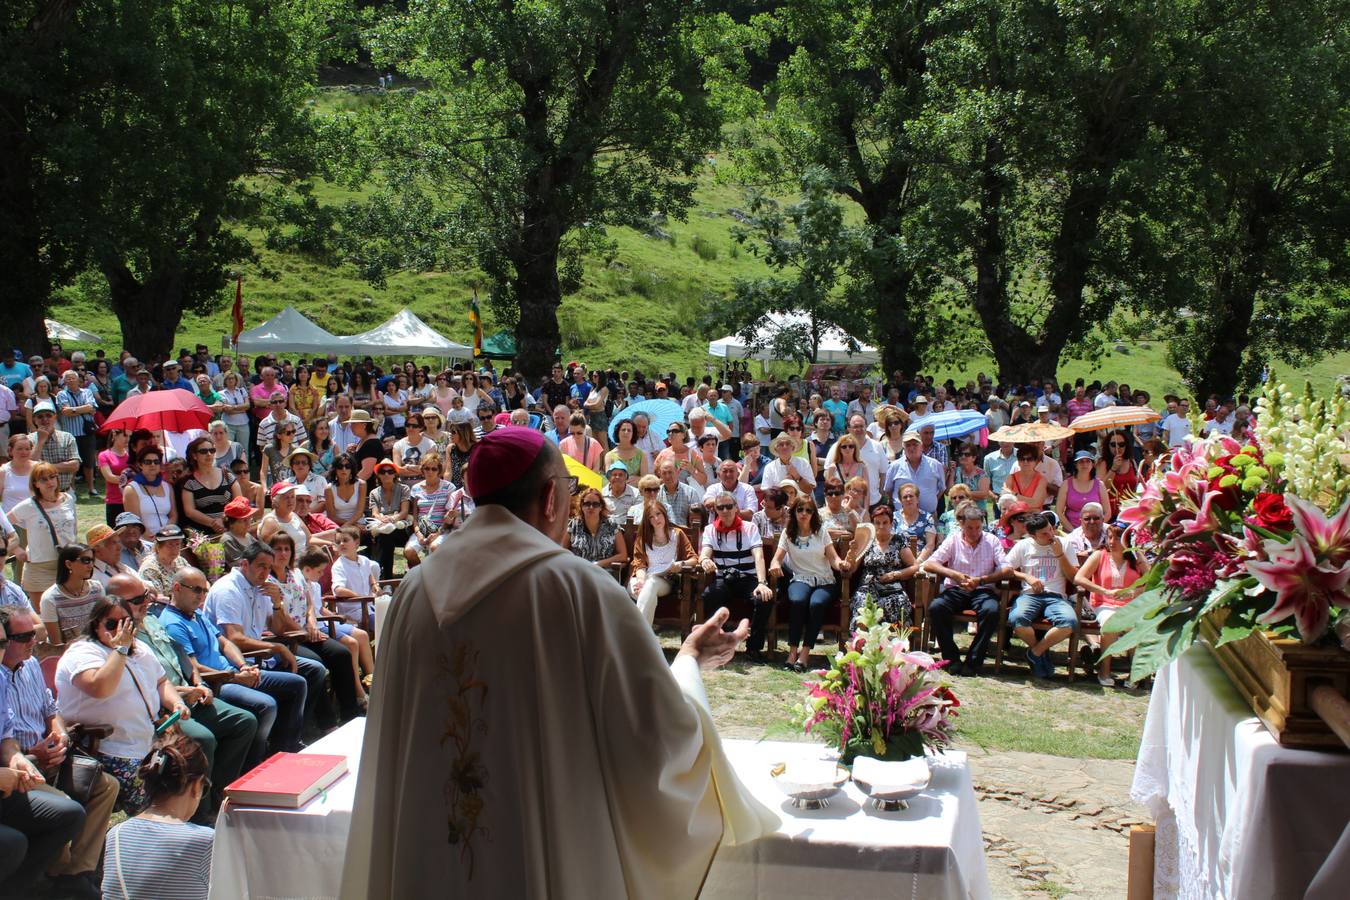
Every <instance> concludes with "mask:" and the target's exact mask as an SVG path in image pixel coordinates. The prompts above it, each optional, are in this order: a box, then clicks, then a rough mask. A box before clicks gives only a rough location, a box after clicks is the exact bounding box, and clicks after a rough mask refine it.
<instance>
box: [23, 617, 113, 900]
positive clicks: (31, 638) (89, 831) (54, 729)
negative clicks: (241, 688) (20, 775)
mask: <svg viewBox="0 0 1350 900" xmlns="http://www.w3.org/2000/svg"><path fill="white" fill-rule="evenodd" d="M6 628H7V633H8V634H9V645H8V646H6V647H4V648H3V654H4V655H3V661H2V665H3V668H0V681H4V682H5V685H6V687H7V688H8V689H9V708H10V712H11V713H12V714H13V716H14V719H13V726H14V735H13V736H14V740H15V742H17V744H18V746H19V748H20V749H21V751H22V752H23V754H24V755H25V756H27V757H28V759H29V761H30V762H32V763H33V765H34V767H35V768H36V769H37V770H38V771H39V772H41V773H42V777H43V778H45V779H46V782H47V783H46V784H45V785H39V786H38V787H37V788H36V790H38V791H42V792H49V793H51V794H53V795H55V796H57V797H60V798H62V799H71V800H73V798H67V797H66V795H65V794H62V793H59V792H58V791H57V790H56V789H55V788H53V787H51V785H54V784H55V783H56V775H57V771H58V769H59V768H60V766H61V763H62V761H63V760H64V759H65V758H66V752H67V750H68V749H69V747H70V735H69V734H68V733H67V730H66V723H65V721H64V720H63V719H62V718H61V715H60V714H59V713H58V712H57V710H56V700H55V698H53V697H52V692H51V691H50V690H48V689H47V682H46V681H45V680H44V679H43V677H42V667H41V666H40V665H39V664H38V663H37V662H36V661H35V660H34V659H33V648H34V647H35V646H36V639H37V632H36V631H35V630H33V629H32V627H31V626H29V627H28V628H27V630H23V629H24V625H23V621H22V618H20V617H15V616H11V617H10V621H9V624H8V625H7V626H6ZM118 790H119V787H118V784H117V779H116V778H113V777H112V776H111V775H109V774H108V773H106V772H101V773H99V776H98V777H97V778H96V779H94V783H93V787H92V788H91V790H90V792H89V799H88V801H87V802H85V803H84V804H82V805H83V806H84V814H85V816H84V827H83V828H81V829H80V833H79V834H78V835H76V836H75V838H74V839H73V840H72V842H71V845H70V847H69V849H68V850H63V851H62V854H61V857H60V859H59V860H58V862H57V865H56V866H55V867H54V868H53V869H49V870H48V871H49V872H50V871H56V872H58V873H59V874H57V875H56V877H55V878H54V879H53V880H54V881H55V882H56V883H57V886H58V887H59V888H61V891H60V893H62V894H65V893H69V894H71V895H73V896H76V897H84V896H95V895H94V894H90V893H89V892H88V891H87V889H86V888H85V886H84V885H83V884H80V882H81V881H85V882H90V881H92V878H93V876H94V873H95V870H96V869H97V868H98V861H99V856H100V855H101V854H102V853H103V839H104V837H105V836H106V834H107V832H108V819H109V817H110V816H111V815H112V810H113V804H114V803H115V802H116V801H117V793H118ZM74 802H78V801H74Z"/></svg>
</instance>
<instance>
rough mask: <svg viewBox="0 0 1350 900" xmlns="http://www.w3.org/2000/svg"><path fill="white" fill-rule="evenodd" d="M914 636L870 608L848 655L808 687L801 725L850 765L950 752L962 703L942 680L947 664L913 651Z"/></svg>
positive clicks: (863, 615) (837, 658)
mask: <svg viewBox="0 0 1350 900" xmlns="http://www.w3.org/2000/svg"><path fill="white" fill-rule="evenodd" d="M911 631H912V629H904V630H899V629H897V628H896V627H895V626H893V625H890V624H888V623H887V622H886V621H885V620H884V618H883V616H882V613H881V610H880V609H879V608H878V607H877V605H876V604H875V603H873V602H870V601H869V602H868V604H867V605H866V606H865V607H864V608H863V610H862V611H861V613H860V614H859V616H858V622H857V628H856V630H855V631H854V632H853V634H852V636H851V637H850V638H849V640H848V643H847V645H846V648H845V649H844V650H841V651H839V652H838V653H837V654H835V657H834V660H833V661H832V663H831V664H830V668H829V669H826V670H824V671H822V672H818V673H817V675H818V676H819V678H818V679H817V680H816V681H808V682H806V686H807V688H808V692H807V702H806V703H805V704H804V705H801V706H798V707H797V713H798V715H799V717H800V720H801V724H802V726H803V728H804V730H805V731H806V733H808V734H817V735H820V736H823V737H824V738H825V739H826V740H827V742H828V743H829V744H830V745H831V746H833V747H835V748H836V749H838V750H839V753H840V761H841V762H842V763H843V764H845V765H849V764H851V763H852V762H853V760H854V759H855V758H857V757H859V756H870V757H875V758H877V759H884V760H891V761H894V760H904V759H910V758H912V757H918V756H922V755H923V754H924V752H925V750H935V751H940V750H944V749H946V748H947V747H948V746H949V745H950V743H951V731H952V727H953V724H954V723H953V719H954V718H955V717H956V714H957V713H956V708H957V707H959V706H960V705H961V703H960V701H959V700H957V698H956V695H955V694H954V693H952V690H951V685H950V683H949V682H947V681H945V680H944V679H943V678H942V672H941V670H942V667H943V665H945V663H944V662H941V661H938V660H935V659H933V657H932V656H930V655H929V654H927V653H922V652H918V651H913V650H910V648H909V640H908V636H909V633H910V632H911Z"/></svg>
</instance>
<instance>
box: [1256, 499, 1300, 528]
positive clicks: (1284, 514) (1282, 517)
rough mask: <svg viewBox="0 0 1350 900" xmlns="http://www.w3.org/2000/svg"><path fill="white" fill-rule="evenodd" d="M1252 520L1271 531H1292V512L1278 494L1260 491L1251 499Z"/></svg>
mask: <svg viewBox="0 0 1350 900" xmlns="http://www.w3.org/2000/svg"><path fill="white" fill-rule="evenodd" d="M1251 518H1252V521H1253V522H1255V523H1256V524H1257V525H1260V526H1261V527H1262V528H1267V529H1269V530H1271V531H1293V530H1294V514H1293V513H1291V512H1290V511H1289V507H1288V506H1286V505H1285V503H1284V498H1283V497H1281V496H1280V495H1279V494H1272V493H1269V492H1268V491H1262V492H1261V493H1259V494H1257V495H1256V497H1255V498H1253V499H1252V517H1251Z"/></svg>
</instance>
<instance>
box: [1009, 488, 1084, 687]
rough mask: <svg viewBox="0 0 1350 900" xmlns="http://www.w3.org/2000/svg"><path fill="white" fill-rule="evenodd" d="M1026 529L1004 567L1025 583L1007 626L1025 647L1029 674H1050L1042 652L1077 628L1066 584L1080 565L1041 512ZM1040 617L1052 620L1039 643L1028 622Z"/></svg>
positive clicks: (1050, 668)
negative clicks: (1029, 666) (1010, 569)
mask: <svg viewBox="0 0 1350 900" xmlns="http://www.w3.org/2000/svg"><path fill="white" fill-rule="evenodd" d="M1026 529H1027V536H1026V537H1024V538H1022V539H1021V540H1020V541H1018V542H1017V544H1016V545H1015V546H1014V547H1013V548H1012V550H1011V551H1009V553H1008V565H1009V567H1011V568H1012V569H1013V575H1014V576H1015V577H1016V578H1017V580H1019V581H1021V582H1022V585H1023V587H1022V593H1021V595H1020V596H1018V598H1017V600H1016V601H1014V602H1013V608H1012V612H1011V613H1009V614H1008V627H1009V628H1011V629H1012V630H1013V633H1014V634H1016V635H1017V636H1018V637H1019V638H1021V639H1022V642H1023V643H1024V644H1026V645H1027V648H1028V649H1027V661H1028V662H1029V663H1031V674H1032V675H1034V676H1035V677H1037V678H1050V677H1051V676H1052V675H1054V673H1055V669H1054V666H1053V665H1051V663H1050V660H1049V659H1048V658H1047V657H1046V653H1048V652H1049V650H1050V648H1052V647H1054V646H1055V645H1056V644H1058V643H1059V642H1061V641H1063V640H1065V639H1067V638H1068V637H1069V635H1071V634H1073V633H1074V631H1076V630H1077V629H1078V613H1077V611H1076V610H1075V609H1074V605H1073V603H1071V602H1070V601H1069V599H1068V597H1069V592H1068V584H1069V582H1070V581H1072V580H1073V577H1074V575H1076V574H1077V573H1078V566H1077V565H1075V562H1074V557H1073V554H1072V553H1070V552H1069V548H1068V544H1067V543H1066V540H1065V538H1062V537H1060V536H1059V535H1057V534H1055V529H1054V528H1053V526H1051V524H1050V520H1049V519H1047V518H1046V517H1045V516H1043V515H1041V514H1040V513H1036V514H1033V515H1030V516H1027V518H1026ZM1042 618H1044V619H1046V620H1048V621H1049V622H1050V628H1049V629H1048V630H1047V631H1046V632H1045V637H1043V638H1041V640H1040V642H1039V643H1038V642H1037V641H1036V631H1035V629H1033V628H1032V627H1031V626H1032V624H1033V623H1035V622H1038V621H1040V620H1041V619H1042Z"/></svg>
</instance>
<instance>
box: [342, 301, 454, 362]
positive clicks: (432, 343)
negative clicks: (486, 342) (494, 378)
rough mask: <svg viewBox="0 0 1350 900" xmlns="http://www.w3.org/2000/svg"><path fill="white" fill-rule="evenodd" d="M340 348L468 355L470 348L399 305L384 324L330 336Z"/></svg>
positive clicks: (354, 351) (378, 353) (358, 352)
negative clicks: (344, 335)
mask: <svg viewBox="0 0 1350 900" xmlns="http://www.w3.org/2000/svg"><path fill="white" fill-rule="evenodd" d="M333 340H334V341H336V342H337V343H338V344H339V345H340V346H341V347H342V352H343V353H346V354H351V355H365V356H440V357H470V356H473V348H472V347H466V346H464V345H463V344H456V343H455V342H454V341H452V340H448V339H447V338H443V337H441V336H440V335H439V334H437V333H436V331H435V329H433V328H432V327H431V326H430V325H428V324H427V323H426V322H423V321H422V320H421V319H419V318H417V316H416V315H414V314H413V312H412V311H411V310H409V309H406V308H404V309H401V310H399V311H398V312H397V313H395V314H394V316H393V317H392V318H391V319H390V320H389V321H388V322H385V323H384V324H383V325H378V326H376V327H374V328H372V329H370V330H369V331H363V332H361V333H360V334H353V335H349V336H347V337H340V338H333Z"/></svg>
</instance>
